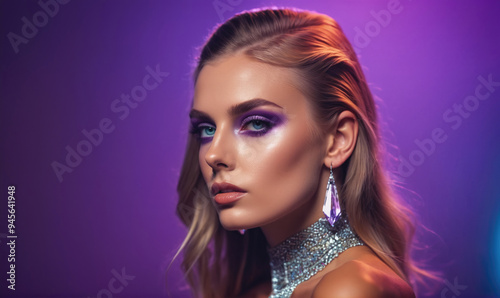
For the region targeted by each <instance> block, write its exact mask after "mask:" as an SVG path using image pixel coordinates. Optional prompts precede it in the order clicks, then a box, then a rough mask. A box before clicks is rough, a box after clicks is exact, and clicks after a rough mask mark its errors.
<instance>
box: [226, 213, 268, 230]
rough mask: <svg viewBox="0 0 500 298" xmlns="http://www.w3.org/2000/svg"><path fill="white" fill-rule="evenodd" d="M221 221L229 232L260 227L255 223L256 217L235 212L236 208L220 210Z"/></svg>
mask: <svg viewBox="0 0 500 298" xmlns="http://www.w3.org/2000/svg"><path fill="white" fill-rule="evenodd" d="M252 218H253V220H252ZM219 221H220V223H221V225H222V227H224V229H226V230H228V231H237V230H242V229H245V230H246V229H251V228H256V227H259V226H260V224H259V223H258V222H257V221H255V217H254V216H250V215H249V214H244V213H243V212H240V211H238V210H235V208H234V207H231V208H226V209H222V210H220V211H219Z"/></svg>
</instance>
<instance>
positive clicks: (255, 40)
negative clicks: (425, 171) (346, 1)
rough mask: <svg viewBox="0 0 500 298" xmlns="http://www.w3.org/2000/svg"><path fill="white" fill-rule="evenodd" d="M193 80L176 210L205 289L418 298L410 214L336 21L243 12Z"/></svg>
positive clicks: (284, 12)
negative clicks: (387, 167)
mask: <svg viewBox="0 0 500 298" xmlns="http://www.w3.org/2000/svg"><path fill="white" fill-rule="evenodd" d="M194 82H195V92H194V98H193V103H192V110H191V112H190V119H191V135H190V137H189V140H188V145H187V151H186V155H185V160H184V164H183V167H182V171H181V175H180V179H179V183H178V188H177V189H178V193H179V203H178V206H177V213H178V215H179V216H180V218H181V220H182V221H183V223H184V224H185V225H186V226H187V227H188V228H189V232H188V234H187V237H186V239H185V240H184V242H183V244H182V246H181V249H180V250H179V251H183V253H184V256H183V257H184V259H183V270H184V271H185V272H186V275H187V278H188V281H189V283H190V285H191V287H192V289H193V291H194V293H195V295H197V296H202V297H268V296H271V297H319V298H320V297H392V296H397V297H414V292H413V290H412V287H411V286H410V284H411V283H410V278H411V277H412V274H413V273H418V272H419V271H418V269H416V268H415V267H414V266H413V265H412V263H411V259H410V256H409V252H408V250H409V243H410V242H409V241H410V238H411V231H412V225H411V222H410V221H409V218H408V215H407V214H408V211H407V209H405V208H404V207H403V206H402V205H400V204H399V203H398V202H397V200H396V199H395V196H394V194H393V193H392V192H391V187H390V184H389V181H388V179H387V178H386V176H385V173H384V170H383V166H382V164H383V162H382V161H381V158H380V153H379V151H380V150H379V145H380V144H379V132H378V125H377V115H376V108H375V104H374V101H373V98H372V95H371V93H370V91H369V89H368V86H367V83H366V80H365V77H364V75H363V73H362V71H361V67H360V65H359V62H358V60H357V58H356V54H355V53H354V51H353V49H352V47H351V45H350V43H349V42H348V40H347V39H346V37H345V36H344V34H343V32H342V30H341V29H340V27H339V26H338V24H337V23H336V22H335V21H334V20H333V19H331V18H330V17H328V16H326V15H322V14H317V13H312V12H308V11H299V10H292V9H262V10H254V11H250V12H245V13H241V14H238V15H236V16H234V17H233V18H231V19H230V20H228V21H227V22H225V23H224V24H222V25H221V26H219V27H218V28H217V29H216V30H215V32H214V33H213V34H212V35H211V36H210V38H209V39H208V41H207V42H206V44H205V45H204V47H203V49H202V51H201V55H200V57H199V60H198V64H197V68H196V70H195V73H194ZM337 190H338V191H337ZM186 210H189V211H191V212H188V213H187V214H188V215H186V212H185V211H186Z"/></svg>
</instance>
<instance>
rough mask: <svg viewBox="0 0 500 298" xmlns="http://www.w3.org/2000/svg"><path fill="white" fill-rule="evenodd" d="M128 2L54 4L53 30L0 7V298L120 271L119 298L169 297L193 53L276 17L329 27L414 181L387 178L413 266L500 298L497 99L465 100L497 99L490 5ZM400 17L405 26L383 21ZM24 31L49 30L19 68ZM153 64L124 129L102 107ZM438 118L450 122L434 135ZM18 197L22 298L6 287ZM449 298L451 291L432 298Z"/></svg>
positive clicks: (93, 292)
mask: <svg viewBox="0 0 500 298" xmlns="http://www.w3.org/2000/svg"><path fill="white" fill-rule="evenodd" d="M44 1H45V0H44ZM129 2H130V3H129ZM129 2H127V3H125V2H124V1H117V0H114V1H111V0H108V1H99V2H98V1H93V2H92V3H89V2H84V1H80V2H77V1H72V2H69V3H67V4H64V5H62V4H59V8H58V11H57V13H54V16H53V17H48V20H46V21H47V22H46V24H45V25H44V24H43V21H44V20H43V16H41V17H40V15H41V14H40V13H38V14H37V12H38V11H40V10H41V6H40V5H39V4H38V3H37V2H36V1H29V2H28V1H2V2H0V13H1V18H0V22H1V24H0V31H1V36H2V43H1V79H0V88H1V108H0V113H1V118H0V136H1V140H2V141H1V155H0V171H1V176H0V182H1V183H0V185H1V193H3V195H2V196H0V206H1V208H0V241H1V243H0V272H3V273H1V274H0V286H1V288H0V296H6V295H7V296H8V297H10V296H13V297H14V296H17V297H31V296H33V297H34V296H37V297H40V296H48V297H56V296H59V297H96V296H98V297H111V296H109V295H107V293H111V292H109V290H107V289H108V287H109V283H110V281H112V279H113V278H114V275H113V273H112V271H118V272H120V271H121V270H122V268H125V273H126V274H127V275H130V276H135V278H134V279H133V280H129V282H128V284H127V285H126V286H124V287H121V288H120V289H119V291H115V292H117V293H114V294H112V296H113V297H131V296H141V297H159V296H165V295H166V290H165V286H164V284H165V274H164V272H165V269H166V266H167V265H168V263H169V261H170V260H171V258H172V256H173V254H174V253H175V251H176V249H177V248H178V247H179V245H180V243H181V241H182V239H183V236H184V234H185V231H186V230H185V228H184V227H183V226H182V225H181V224H180V221H179V220H178V219H177V217H176V216H175V214H174V207H175V204H176V199H177V197H176V191H175V188H176V183H177V178H178V173H179V169H180V167H181V162H182V159H183V154H184V146H185V141H186V135H187V127H188V126H187V124H188V122H187V119H188V118H187V113H188V109H189V105H190V98H191V95H192V83H191V78H190V73H191V64H192V61H193V58H194V57H195V55H196V53H197V51H196V47H198V46H200V45H201V44H202V43H203V40H204V38H205V37H206V36H207V34H208V33H209V32H210V30H211V28H212V27H213V26H215V25H216V24H217V23H219V22H221V21H223V20H225V19H227V18H229V17H230V16H231V15H232V14H234V13H236V12H239V11H241V10H245V9H251V8H255V7H261V6H270V5H288V6H295V7H299V8H304V9H310V10H316V11H319V12H322V13H325V14H328V15H330V16H332V17H333V18H335V19H336V20H337V21H338V22H339V24H340V25H341V26H342V28H343V30H344V32H345V33H346V35H347V36H348V38H349V39H350V40H351V42H353V45H354V46H355V47H356V48H357V49H358V53H359V55H360V57H361V62H362V64H363V66H364V70H365V74H366V75H367V78H368V81H369V83H370V86H371V90H372V92H373V93H374V95H375V96H376V97H377V98H379V99H380V100H381V101H380V102H379V106H380V112H381V115H382V119H383V120H384V122H385V123H384V137H385V139H386V140H387V141H388V143H389V144H391V145H390V147H389V151H390V153H391V154H393V155H394V156H395V157H400V159H401V160H406V161H407V162H408V163H410V162H412V161H413V163H414V164H415V165H414V166H413V169H411V168H409V167H408V165H407V164H406V167H402V166H401V164H400V162H397V161H395V162H394V172H395V175H396V177H398V179H399V180H401V181H403V182H404V187H405V188H406V189H408V190H404V191H402V194H403V195H404V196H405V198H406V199H407V200H408V201H409V202H410V203H411V205H412V206H413V207H414V208H415V209H416V211H417V213H418V217H419V219H420V221H421V223H422V224H423V225H425V226H426V227H427V228H428V229H430V230H431V231H433V232H432V233H430V232H426V231H425V229H424V228H423V227H422V226H420V228H419V232H418V234H419V235H420V242H421V245H422V246H423V247H424V249H423V250H422V251H420V252H419V256H421V257H425V258H426V259H427V260H428V261H429V264H430V265H431V268H433V269H436V270H439V271H441V272H442V274H443V276H444V278H445V279H446V280H447V281H448V283H451V284H453V283H455V284H458V285H460V292H459V294H460V297H477V296H495V295H500V286H499V285H500V255H499V252H500V200H499V199H500V183H498V182H499V180H500V157H499V155H498V153H499V152H500V141H499V133H498V130H499V123H500V122H499V120H498V112H500V87H494V89H493V91H492V92H490V93H491V94H490V96H489V98H488V99H486V100H479V101H477V102H476V103H477V105H476V106H474V99H473V98H468V99H467V97H468V96H472V95H474V92H475V88H476V86H478V85H479V84H480V82H479V80H478V77H479V76H482V77H484V78H488V76H489V75H491V76H492V79H493V81H496V82H500V59H499V58H500V57H499V55H498V53H500V38H499V37H500V18H499V17H498V16H499V15H500V2H498V1H472V0H469V1H451V0H446V1H409V0H401V1H399V2H398V1H392V0H391V1H389V0H383V1H358V2H355V3H351V2H349V3H346V2H347V1H326V0H321V1H320V0H294V1H241V0H232V1H229V0H220V1H219V2H221V3H228V4H226V7H225V8H226V10H225V11H222V10H219V11H218V10H217V9H216V8H215V6H214V3H215V2H214V1H201V0H198V1H169V2H167V1H129ZM393 2H395V3H399V4H398V5H396V7H397V8H398V9H399V10H398V13H395V11H394V9H393V10H392V11H393V12H392V13H389V14H390V20H388V19H387V18H386V19H385V21H383V20H382V21H381V20H380V19H379V20H378V21H377V17H375V16H376V15H377V14H378V13H379V12H380V11H381V10H386V11H389V10H388V5H389V6H390V3H393ZM52 8H53V7H52ZM34 15H36V16H39V17H40V19H39V20H38V24H40V22H42V24H41V26H40V28H38V32H37V34H36V35H35V36H33V37H31V38H29V39H28V40H27V41H28V42H27V43H23V44H20V45H19V48H18V49H19V52H18V53H15V52H14V49H13V47H12V45H11V44H10V42H9V39H8V38H7V34H8V33H9V32H13V33H15V34H19V35H21V34H22V26H23V21H22V18H23V17H26V18H27V19H29V20H33V16H34ZM385 15H386V16H387V14H385ZM360 32H363V33H360ZM362 34H367V35H366V36H364V37H362ZM156 65H159V68H160V69H161V71H163V72H168V73H169V75H168V77H165V78H163V81H162V82H161V83H160V84H159V85H158V86H157V88H155V89H154V90H151V91H148V92H147V95H146V98H145V99H144V100H143V101H142V102H139V103H138V105H137V107H135V108H134V109H132V108H130V111H129V114H128V116H127V117H126V118H124V119H123V120H122V119H120V118H119V116H120V115H122V114H121V113H115V112H113V111H112V109H111V104H112V102H113V101H114V100H116V99H119V98H120V96H121V94H130V92H131V90H133V88H134V87H136V86H138V85H141V84H142V80H143V78H144V77H145V76H146V74H147V73H148V72H147V71H146V67H147V66H150V67H152V68H155V67H156ZM152 82H153V81H151V83H152ZM134 90H137V88H136V89H134ZM481 91H482V92H485V91H486V89H484V88H483V89H482V90H481ZM464 102H465V103H466V104H469V106H468V107H469V109H470V110H471V111H470V112H467V113H468V114H464V116H457V115H459V114H457V113H456V112H454V111H453V108H454V105H459V104H464ZM448 109H452V110H451V112H448V113H449V114H448V117H455V118H452V119H454V120H453V121H452V122H450V121H448V122H447V121H446V119H445V118H443V115H444V114H445V113H447V110H448ZM458 117H459V118H458ZM104 118H108V119H110V121H111V122H112V125H113V127H114V130H113V131H112V132H110V133H107V134H103V139H102V141H101V142H100V143H99V144H98V145H95V146H93V147H92V152H91V153H90V154H89V155H88V156H85V157H83V158H82V161H81V163H80V164H79V165H78V166H76V167H74V168H73V171H72V172H71V173H65V174H63V176H62V178H63V181H62V182H60V181H59V180H58V178H57V176H56V174H55V172H54V171H53V169H52V167H51V163H52V162H54V161H57V162H60V163H65V158H66V155H67V151H66V149H65V148H66V147H67V146H69V147H71V148H73V149H76V148H77V145H78V144H79V143H80V142H82V141H83V140H86V137H85V136H84V135H83V134H82V130H84V129H85V130H87V131H90V130H92V129H96V128H98V127H99V122H100V121H101V120H102V119H104ZM457 119H460V123H459V124H460V125H459V124H458V122H455V121H459V120H457ZM453 125H454V126H455V129H454V128H453ZM433 131H438V132H439V131H441V133H442V134H443V136H442V139H441V140H443V139H444V141H443V142H441V143H435V145H434V146H430V145H429V142H427V144H428V147H427V150H426V151H427V152H423V150H422V149H419V147H418V145H417V143H419V142H423V141H424V139H430V138H431V137H432V132H433ZM429 146H430V147H429ZM419 152H420V153H419ZM398 168H399V170H398ZM10 184H13V185H15V186H16V194H15V195H16V234H17V235H18V238H17V240H16V263H15V264H16V291H15V292H13V291H10V290H7V288H6V287H7V285H6V279H7V274H6V272H7V270H8V263H7V255H8V247H7V246H6V244H5V243H6V242H7V239H6V233H7V196H8V195H7V185H10ZM178 268H179V262H175V263H174V265H173V269H172V270H171V271H170V272H169V274H168V280H169V282H170V285H171V287H170V290H171V293H172V295H173V297H188V296H189V295H188V292H187V291H186V289H185V288H184V289H183V288H182V284H183V283H182V275H181V273H180V270H179V269H178ZM112 285H114V286H115V287H120V286H121V284H119V283H114V284H112ZM452 294H453V292H452V291H451V289H449V286H448V285H447V283H446V282H443V283H441V284H439V285H438V286H437V290H436V292H435V294H434V296H436V297H452V296H453V295H452ZM457 296H458V295H457Z"/></svg>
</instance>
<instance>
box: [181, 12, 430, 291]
mask: <svg viewBox="0 0 500 298" xmlns="http://www.w3.org/2000/svg"><path fill="white" fill-rule="evenodd" d="M236 52H242V53H244V54H246V55H247V56H248V57H251V58H254V59H257V60H258V61H261V62H264V63H267V64H270V65H276V66H280V67H287V68H290V69H292V70H294V71H296V72H297V73H299V74H300V75H301V79H302V82H301V86H300V88H301V90H302V91H303V92H304V93H305V94H306V95H307V96H308V98H309V99H310V101H311V104H312V107H313V113H314V114H315V115H314V116H315V117H314V119H317V121H316V122H317V124H318V125H317V126H318V131H316V134H317V135H318V136H322V135H324V134H326V132H327V129H328V128H329V127H332V124H333V123H334V122H335V121H336V119H337V116H338V115H339V114H340V113H341V112H342V111H344V110H349V111H351V112H352V113H354V114H355V115H356V117H357V118H358V122H359V132H358V138H357V143H356V146H355V149H354V151H353V153H352V155H351V156H350V158H349V159H348V160H347V161H346V162H345V163H344V164H343V165H342V167H341V171H340V172H341V176H342V177H341V181H343V184H342V187H340V188H339V197H340V199H341V205H342V206H343V209H345V212H346V213H347V216H348V218H349V221H350V224H351V226H352V228H353V229H354V230H355V232H356V233H357V234H358V236H359V237H360V238H361V239H362V240H363V241H364V242H365V243H366V245H367V246H369V247H370V248H371V249H372V250H373V251H374V252H375V253H376V254H377V255H378V256H379V257H380V258H381V259H382V260H383V261H384V262H385V263H386V264H387V265H388V266H389V267H390V268H392V270H394V271H395V272H396V273H397V274H398V275H399V276H400V277H401V278H403V279H404V280H405V281H407V282H409V283H410V282H411V280H410V276H411V275H412V273H418V274H424V275H425V271H422V270H420V269H418V268H417V267H415V266H414V265H413V263H412V261H411V258H410V255H409V248H410V245H409V244H410V242H411V238H412V236H413V225H412V222H411V220H410V217H409V216H410V215H411V212H410V211H409V210H408V209H407V208H406V207H405V206H404V205H402V204H401V203H399V202H398V200H397V197H396V196H395V194H394V193H393V192H392V188H391V183H390V181H389V179H388V178H387V177H386V174H385V171H384V169H383V162H382V160H381V158H380V156H382V155H381V153H383V150H382V149H381V148H380V141H379V140H380V136H379V131H378V121H377V113H376V107H375V103H374V100H373V98H372V94H371V93H370V90H369V88H368V85H367V83H366V80H365V77H364V74H363V72H362V70H361V66H360V64H359V62H358V59H357V57H356V54H355V52H354V50H353V48H352V46H351V44H350V43H349V41H348V40H347V38H346V37H345V35H344V33H343V32H342V30H341V28H340V27H339V25H338V24H337V23H336V22H335V21H334V20H333V19H332V18H330V17H328V16H326V15H323V14H318V13H313V12H309V11H300V10H296V9H260V10H253V11H248V12H243V13H240V14H237V15H235V16H234V17H232V18H231V19H229V20H228V21H226V22H225V23H224V24H222V25H220V26H219V27H217V28H216V30H215V31H214V32H213V33H212V35H211V36H210V38H209V39H208V40H207V42H206V43H205V45H204V46H203V49H202V51H201V54H200V57H199V60H198V64H197V67H196V69H195V72H194V81H195V83H196V80H197V78H198V75H199V73H200V71H201V70H202V68H203V67H204V66H205V65H206V64H207V63H208V62H210V61H214V60H215V59H218V58H221V57H223V56H225V55H227V54H234V53H236ZM199 148H200V144H199V141H198V140H197V139H196V137H195V136H194V135H190V136H189V138H188V143H187V150H186V154H185V157H184V163H183V166H182V170H181V173H180V178H179V182H178V186H177V191H178V194H179V202H178V204H177V215H178V216H179V217H180V218H181V220H182V222H183V223H184V224H185V225H186V226H187V227H188V229H189V231H188V233H187V236H186V238H185V240H184V242H183V243H182V245H181V248H180V249H179V251H178V254H179V253H180V252H181V251H182V252H183V262H182V269H183V270H184V272H185V274H186V277H187V280H188V282H189V284H190V285H191V287H192V289H193V291H194V293H195V295H196V296H203V297H235V296H238V295H241V294H243V293H244V292H245V291H246V290H248V289H249V288H251V287H252V286H254V285H256V284H259V283H260V282H262V281H269V280H270V269H269V260H268V256H267V252H266V240H265V238H264V236H263V234H262V232H261V230H260V229H259V228H256V229H250V230H248V231H247V233H246V234H245V235H240V234H239V233H238V232H235V231H227V230H225V229H224V228H223V227H222V226H221V224H220V222H219V220H218V216H217V212H216V210H215V209H214V207H213V206H212V204H211V202H210V200H211V199H210V196H209V193H208V189H207V186H206V183H205V181H204V179H203V177H202V175H201V171H200V167H199V163H198V151H199ZM176 256H177V255H176Z"/></svg>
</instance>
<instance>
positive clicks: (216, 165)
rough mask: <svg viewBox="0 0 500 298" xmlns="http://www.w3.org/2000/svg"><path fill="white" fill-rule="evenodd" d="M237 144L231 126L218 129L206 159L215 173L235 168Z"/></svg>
mask: <svg viewBox="0 0 500 298" xmlns="http://www.w3.org/2000/svg"><path fill="white" fill-rule="evenodd" d="M235 145H236V144H234V138H233V137H232V133H231V131H230V129H229V127H219V128H217V129H216V131H215V134H214V136H213V137H212V141H211V142H210V147H209V148H208V150H207V152H206V153H205V161H206V162H207V164H208V165H209V166H210V167H211V168H212V169H213V171H214V173H215V172H217V171H219V170H222V169H226V170H232V169H233V167H234V151H233V150H234V148H235Z"/></svg>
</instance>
